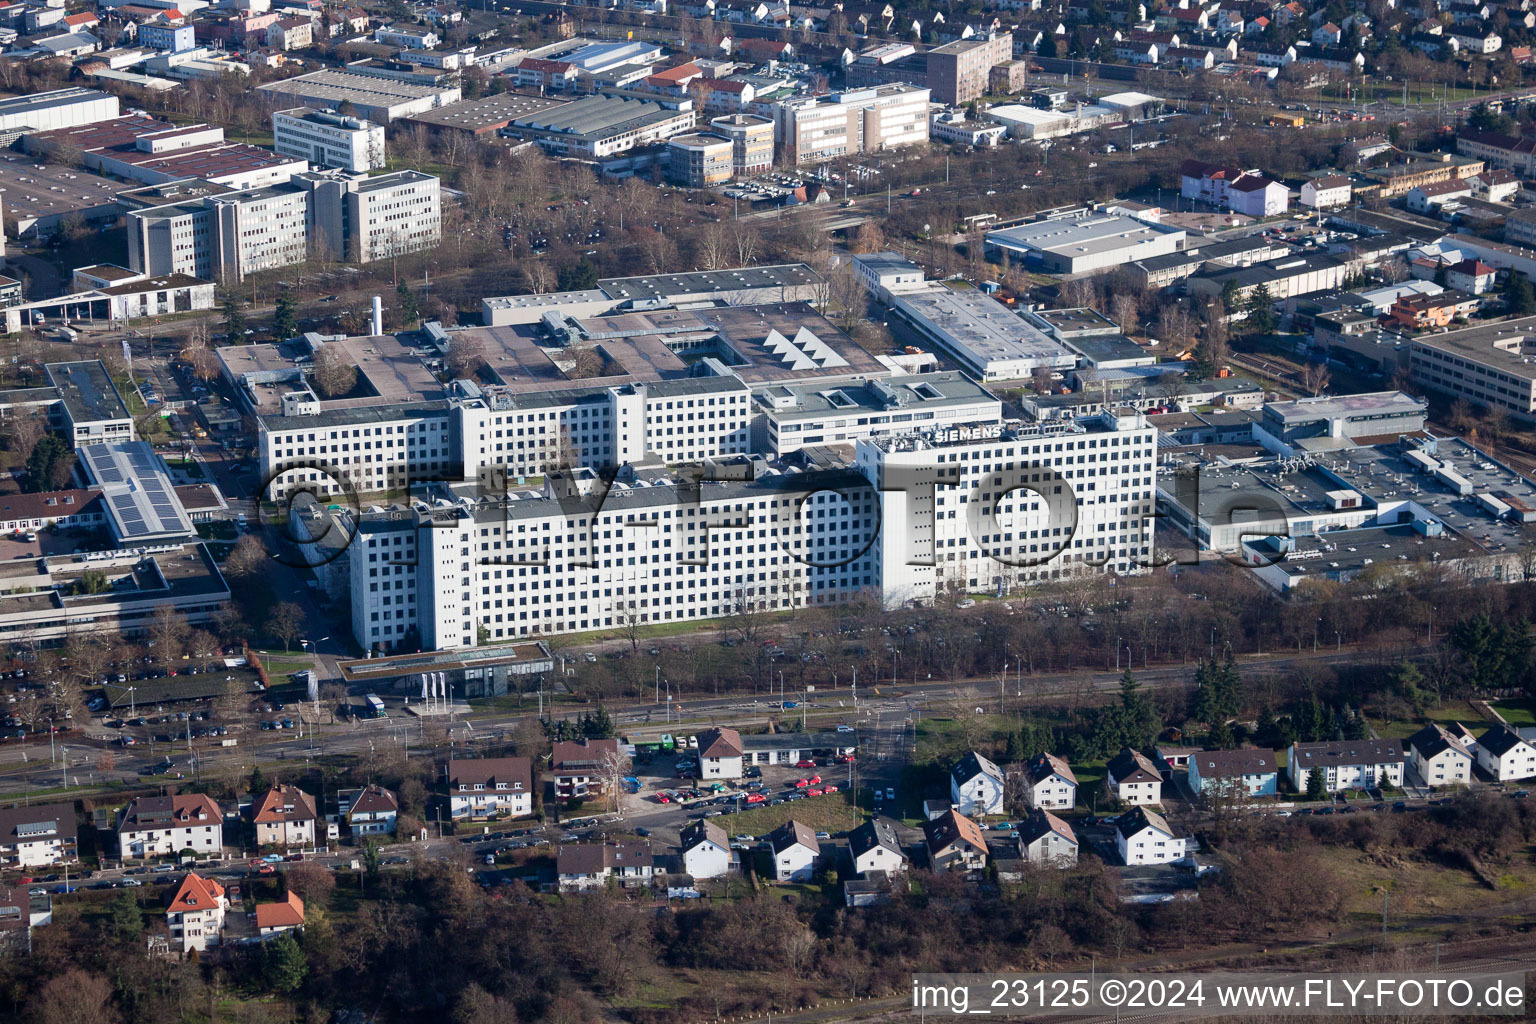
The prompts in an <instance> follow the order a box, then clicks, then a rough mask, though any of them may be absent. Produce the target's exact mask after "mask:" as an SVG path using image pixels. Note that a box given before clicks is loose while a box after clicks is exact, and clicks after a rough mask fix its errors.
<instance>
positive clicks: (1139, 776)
mask: <svg viewBox="0 0 1536 1024" xmlns="http://www.w3.org/2000/svg"><path fill="white" fill-rule="evenodd" d="M1104 784H1105V785H1106V786H1107V787H1108V788H1109V793H1110V795H1111V796H1113V797H1114V798H1115V799H1116V800H1119V801H1120V802H1121V803H1124V804H1131V805H1133V806H1137V807H1140V806H1142V805H1145V804H1160V803H1162V802H1163V776H1162V773H1161V772H1159V771H1158V770H1157V765H1155V764H1153V763H1152V759H1151V758H1150V757H1148V756H1147V755H1146V754H1143V753H1142V752H1141V751H1139V750H1133V749H1131V748H1130V747H1124V748H1122V749H1121V751H1120V753H1118V754H1116V755H1115V756H1114V757H1113V758H1111V759H1110V762H1109V764H1108V766H1107V771H1106V775H1105V779H1104Z"/></svg>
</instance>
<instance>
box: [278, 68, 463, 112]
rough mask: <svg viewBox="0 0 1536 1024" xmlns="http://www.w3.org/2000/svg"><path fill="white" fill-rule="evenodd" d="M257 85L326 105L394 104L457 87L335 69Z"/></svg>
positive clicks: (374, 105)
mask: <svg viewBox="0 0 1536 1024" xmlns="http://www.w3.org/2000/svg"><path fill="white" fill-rule="evenodd" d="M259 88H260V89H262V90H263V91H265V92H274V93H278V94H279V95H283V96H298V97H310V98H315V99H324V100H326V101H327V105H329V106H336V105H338V104H340V103H342V102H343V101H345V102H349V103H351V104H352V105H353V106H356V107H381V106H395V105H398V104H401V103H408V102H410V101H412V100H423V99H429V98H431V97H433V96H440V95H442V94H444V93H450V92H451V93H457V92H458V89H456V88H452V89H450V88H445V87H444V86H440V85H418V84H416V83H414V82H399V81H395V80H394V79H392V78H377V77H375V76H373V75H358V74H352V73H350V72H346V71H336V70H326V71H311V72H310V73H309V74H307V75H298V76H296V77H294V78H285V79H283V80H282V81H280V82H268V83H267V84H266V85H263V86H260V87H259Z"/></svg>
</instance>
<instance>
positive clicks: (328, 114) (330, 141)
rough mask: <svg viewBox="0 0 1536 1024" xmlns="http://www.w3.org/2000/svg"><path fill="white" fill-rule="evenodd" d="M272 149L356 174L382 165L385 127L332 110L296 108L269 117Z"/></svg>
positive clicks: (312, 163) (319, 164)
mask: <svg viewBox="0 0 1536 1024" xmlns="http://www.w3.org/2000/svg"><path fill="white" fill-rule="evenodd" d="M272 138H273V144H272V148H273V149H275V150H276V151H277V152H279V153H281V154H283V155H284V156H292V157H298V158H299V159H302V160H308V161H309V162H310V164H311V165H313V166H315V167H334V168H339V169H340V170H343V171H351V172H353V173H355V174H357V173H366V172H368V171H371V170H373V169H375V168H377V167H383V166H384V126H383V125H381V124H374V123H373V122H372V121H365V120H363V119H362V118H358V117H348V116H346V115H344V114H338V113H336V112H335V111H331V110H316V109H314V108H313V107H295V108H293V109H292V110H279V111H276V112H274V113H273V114H272Z"/></svg>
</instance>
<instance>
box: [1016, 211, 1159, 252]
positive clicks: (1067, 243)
mask: <svg viewBox="0 0 1536 1024" xmlns="http://www.w3.org/2000/svg"><path fill="white" fill-rule="evenodd" d="M1171 233H1174V232H1173V231H1170V229H1168V228H1160V227H1157V226H1155V225H1152V224H1148V223H1147V222H1146V221H1141V220H1137V219H1136V218H1134V217H1122V216H1120V215H1119V214H1095V215H1092V216H1089V217H1081V218H1063V219H1061V220H1044V221H1036V222H1034V223H1032V224H1020V225H1019V226H1018V227H1014V228H1004V229H1002V230H1000V231H989V232H987V241H988V242H990V243H992V244H993V245H1002V246H1008V247H1015V248H1020V249H1037V250H1039V251H1041V252H1050V253H1060V254H1062V255H1067V256H1073V257H1082V256H1087V255H1091V254H1095V253H1103V252H1112V251H1114V250H1115V249H1123V248H1125V247H1127V246H1131V245H1136V244H1138V243H1140V242H1146V241H1149V240H1151V239H1154V238H1159V237H1162V236H1164V235H1167V234H1171ZM1177 233H1179V234H1182V231H1179V232H1177Z"/></svg>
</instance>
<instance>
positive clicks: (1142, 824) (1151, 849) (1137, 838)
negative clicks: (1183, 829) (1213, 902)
mask: <svg viewBox="0 0 1536 1024" xmlns="http://www.w3.org/2000/svg"><path fill="white" fill-rule="evenodd" d="M1188 843H1189V839H1188V838H1186V837H1180V836H1177V835H1175V834H1174V831H1173V826H1171V825H1169V824H1168V819H1166V818H1164V817H1163V816H1162V815H1161V814H1158V813H1157V812H1156V811H1154V810H1151V809H1150V808H1147V807H1137V808H1135V809H1134V810H1131V811H1128V812H1127V813H1125V814H1123V815H1121V817H1120V819H1119V820H1118V821H1117V822H1115V849H1116V850H1117V851H1118V852H1119V854H1120V859H1121V861H1123V862H1124V863H1125V864H1126V865H1128V866H1134V865H1137V864H1171V863H1173V862H1174V861H1176V860H1181V859H1183V857H1184V855H1185V853H1187V852H1188V851H1187V850H1186V846H1187V845H1188Z"/></svg>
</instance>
